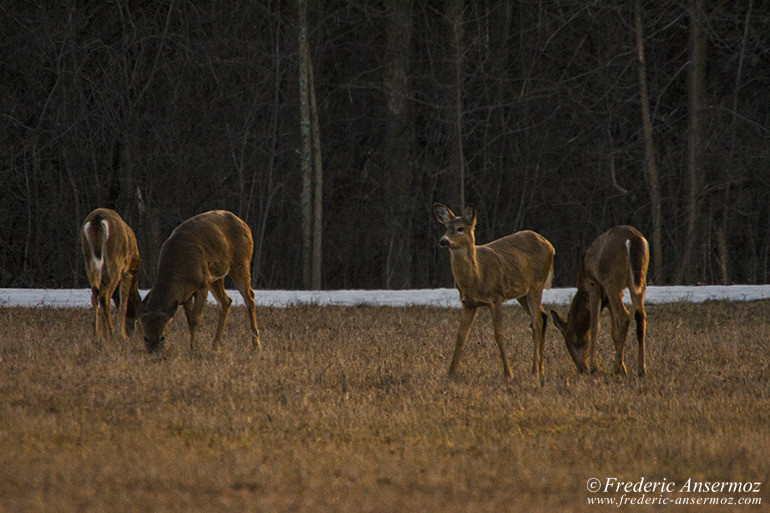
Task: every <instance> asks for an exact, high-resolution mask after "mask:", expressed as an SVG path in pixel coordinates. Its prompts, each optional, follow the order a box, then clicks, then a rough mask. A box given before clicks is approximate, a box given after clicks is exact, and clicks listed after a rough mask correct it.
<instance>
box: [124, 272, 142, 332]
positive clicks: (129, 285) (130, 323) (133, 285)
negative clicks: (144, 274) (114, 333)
mask: <svg viewBox="0 0 770 513" xmlns="http://www.w3.org/2000/svg"><path fill="white" fill-rule="evenodd" d="M123 279H124V280H125V282H126V287H125V289H122V290H121V297H122V296H123V293H124V291H125V296H126V335H127V336H131V335H132V334H133V333H134V331H135V330H136V304H137V303H138V302H139V301H141V298H140V297H139V290H138V285H139V275H138V274H136V273H133V272H132V273H129V274H128V275H126V276H124V277H123Z"/></svg>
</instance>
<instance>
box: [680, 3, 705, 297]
mask: <svg viewBox="0 0 770 513" xmlns="http://www.w3.org/2000/svg"><path fill="white" fill-rule="evenodd" d="M704 16H705V14H704V11H703V0H690V69H689V82H690V87H689V98H688V125H689V130H688V132H689V133H688V140H687V144H688V161H687V179H688V195H687V239H686V241H685V251H684V255H683V257H682V263H681V265H680V267H679V271H678V272H677V275H676V282H677V283H682V281H683V280H687V281H692V280H693V277H694V276H696V275H697V274H696V269H694V267H695V266H694V264H693V262H692V260H693V259H692V255H693V253H697V252H696V251H695V244H696V241H697V239H698V237H699V224H700V223H699V222H698V216H699V215H700V203H701V199H702V194H703V186H704V170H703V161H704V159H703V157H704V152H705V149H706V148H705V134H704V130H703V129H704V126H703V124H704V123H703V117H704V108H705V106H706V85H705V82H706V32H705V27H704V21H705V20H704V19H703V18H704Z"/></svg>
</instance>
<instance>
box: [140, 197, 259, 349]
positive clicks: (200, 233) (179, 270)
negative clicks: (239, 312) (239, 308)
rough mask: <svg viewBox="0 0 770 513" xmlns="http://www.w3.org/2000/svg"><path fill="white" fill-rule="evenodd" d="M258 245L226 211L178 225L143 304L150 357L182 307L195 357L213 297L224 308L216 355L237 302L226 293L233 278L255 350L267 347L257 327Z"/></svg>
mask: <svg viewBox="0 0 770 513" xmlns="http://www.w3.org/2000/svg"><path fill="white" fill-rule="evenodd" d="M253 251H254V241H253V238H252V235H251V229H250V228H249V226H248V225H247V224H246V223H245V222H244V221H243V220H241V219H240V218H238V217H237V216H236V215H235V214H233V213H231V212H228V211H226V210H212V211H209V212H204V213H202V214H198V215H196V216H194V217H191V218H190V219H188V220H186V221H184V222H183V223H182V224H180V225H179V226H177V227H176V228H175V229H174V231H173V232H172V233H171V235H170V236H169V237H168V239H166V241H165V242H164V243H163V245H162V246H161V249H160V255H159V257H158V266H157V274H156V279H155V283H154V285H153V287H152V289H151V290H150V291H149V292H148V293H147V295H146V296H145V298H144V300H143V301H142V302H141V303H139V305H138V312H139V321H140V323H141V325H142V328H143V331H144V341H145V348H146V349H147V352H148V353H153V352H155V351H157V350H158V349H159V348H160V347H161V346H162V344H163V343H164V342H165V339H166V329H167V327H168V324H169V322H170V321H171V319H172V318H173V316H174V313H175V312H176V310H177V308H178V307H179V305H182V307H183V308H184V312H185V316H186V318H187V325H188V327H189V329H190V352H191V354H195V336H196V330H197V328H198V325H199V323H200V319H201V315H202V313H203V307H204V305H205V304H206V300H207V298H208V293H209V291H211V293H212V294H213V295H214V298H215V299H216V300H217V302H218V303H219V306H220V311H219V318H218V321H217V330H216V334H215V335H214V342H213V345H212V350H216V349H217V348H218V347H219V344H220V342H221V340H222V333H223V330H224V326H225V321H226V320H227V315H228V311H229V309H230V305H231V303H232V299H231V298H230V296H228V295H227V293H226V292H225V281H224V279H225V276H228V275H229V276H230V278H231V280H232V281H233V283H234V284H235V287H236V288H237V289H238V291H239V292H240V294H241V296H242V297H243V300H244V302H245V304H246V311H247V315H248V319H249V325H250V326H249V328H250V332H251V341H252V346H253V347H254V348H255V349H257V348H261V347H262V341H261V340H260V338H259V329H258V327H257V317H256V306H255V304H254V291H253V290H252V289H251V269H250V266H251V257H252V253H253Z"/></svg>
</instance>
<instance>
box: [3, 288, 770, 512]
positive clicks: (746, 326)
mask: <svg viewBox="0 0 770 513" xmlns="http://www.w3.org/2000/svg"><path fill="white" fill-rule="evenodd" d="M560 310H562V311H564V308H560ZM215 311H216V309H215V307H211V306H210V307H207V310H206V314H205V325H204V328H203V329H202V330H201V343H202V344H203V350H202V355H201V356H199V357H197V358H191V357H190V356H189V354H188V347H187V327H186V323H185V322H184V316H183V315H182V314H181V313H177V316H176V318H175V320H174V322H173V330H172V333H171V336H170V337H169V338H170V341H169V344H168V346H167V347H166V348H165V349H164V351H162V353H161V354H160V355H159V356H148V355H146V354H145V353H144V352H143V348H142V344H141V343H140V338H139V337H135V338H134V339H133V340H132V341H131V343H130V345H129V346H128V347H119V346H117V345H113V344H104V345H103V346H101V347H95V346H94V344H93V343H92V342H91V340H90V322H89V315H90V314H89V312H88V311H87V310H84V309H62V310H53V309H46V308H31V309H29V308H18V309H17V308H5V309H0V510H1V511H20V512H21V511H23V512H27V511H61V512H67V511H297V510H300V511H382V512H386V511H387V512H391V511H422V512H427V511H449V512H451V511H474V512H475V511H559V510H580V511H608V510H609V508H610V506H606V505H605V506H599V505H590V504H588V500H589V499H590V498H592V497H615V498H620V496H621V495H622V494H621V493H606V494H602V493H597V494H591V493H590V492H588V491H587V486H586V484H587V481H588V479H590V478H594V477H595V478H599V479H600V480H602V483H604V482H605V480H606V479H608V478H611V477H617V478H618V479H619V480H624V481H633V482H638V481H639V480H640V479H641V478H644V479H645V480H646V481H655V480H657V481H662V480H663V479H666V480H667V481H668V482H671V481H674V482H676V483H677V490H679V487H680V486H681V484H682V483H684V482H686V481H687V480H688V479H690V478H692V479H693V480H699V481H709V482H722V481H730V482H734V481H741V482H746V481H751V482H757V481H760V482H761V483H762V485H761V491H760V492H759V493H746V494H727V495H732V496H735V498H736V500H737V499H738V498H740V497H749V498H756V497H759V498H761V499H762V501H763V503H764V504H763V505H762V506H760V507H759V508H767V503H768V500H770V499H768V493H767V487H768V480H770V475H769V474H768V472H769V468H770V466H769V465H768V462H769V461H770V367H769V365H770V302H755V303H722V302H720V303H708V304H702V305H690V304H677V305H665V306H650V307H648V322H649V328H648V356H647V358H648V359H647V364H648V376H647V377H645V378H642V379H640V378H638V377H637V376H636V373H635V371H636V343H635V339H634V338H632V337H633V333H634V332H633V327H632V330H631V332H630V333H629V335H630V336H629V342H630V344H629V345H630V348H629V351H628V356H627V361H626V365H627V366H628V368H629V373H630V375H629V377H628V378H620V377H617V376H614V375H612V374H609V373H600V374H597V375H578V374H577V373H576V370H575V368H574V365H573V364H572V362H571V361H570V360H569V357H568V354H567V351H566V348H565V347H564V346H563V342H562V340H561V338H560V335H559V334H558V332H557V331H556V329H555V328H554V327H553V326H552V325H550V324H549V329H548V333H547V339H546V344H547V350H546V377H545V380H544V382H543V383H540V381H539V380H537V379H535V378H533V377H532V376H531V375H530V368H531V357H532V347H531V341H530V335H529V331H528V326H527V324H528V322H527V320H526V316H525V315H524V314H523V312H521V310H520V309H519V308H518V307H508V308H506V310H505V314H504V315H505V330H506V336H507V344H508V348H509V349H508V350H509V358H510V360H511V362H512V366H513V372H514V379H513V380H512V381H509V382H506V381H504V380H503V379H502V370H501V365H500V361H499V355H498V351H497V347H496V346H495V344H494V340H493V337H492V328H491V321H490V318H489V314H488V313H486V312H483V313H482V314H481V315H480V316H479V321H480V323H479V322H477V324H476V325H475V326H474V328H473V330H472V332H471V336H470V338H469V340H468V344H467V346H466V351H465V354H464V358H463V361H462V364H461V368H460V377H459V379H457V380H449V379H447V377H446V371H447V368H448V364H449V358H450V357H451V351H452V349H453V346H454V333H455V330H456V328H457V325H458V323H459V311H457V310H450V309H439V308H416V307H415V308H384V307H383V308H375V307H358V308H343V307H295V308H287V309H265V308H262V309H259V310H258V319H259V322H260V329H261V333H262V339H263V342H264V345H265V349H264V350H262V351H261V352H254V351H252V350H251V348H250V343H249V337H248V331H247V329H246V315H245V311H244V310H243V309H242V308H234V309H233V310H232V312H231V314H230V318H229V320H228V325H227V330H226V336H225V340H224V343H223V347H222V348H220V350H219V351H218V352H217V353H212V352H211V350H210V341H211V337H212V336H213V328H214V323H215ZM607 324H608V315H607V313H606V312H605V313H604V314H603V316H602V333H601V339H600V364H601V365H602V366H603V368H604V369H605V370H610V369H611V368H612V358H613V354H612V351H611V350H610V345H611V343H610V341H609V336H608V325H607ZM632 495H633V494H632ZM709 495H714V494H680V493H667V494H659V493H653V494H648V496H653V497H658V496H666V497H670V498H672V499H675V498H677V497H681V496H687V497H701V496H703V497H706V496H709ZM717 495H719V496H724V495H725V494H724V493H722V494H717ZM628 507H629V508H630V507H631V506H628ZM736 508H737V506H734V507H724V506H723V507H720V508H718V509H719V510H720V511H728V510H733V509H736ZM632 509H635V508H632ZM647 509H649V510H653V509H655V510H657V509H659V508H658V507H653V506H650V507H647ZM671 509H673V510H676V511H702V510H703V506H687V507H685V506H677V507H672V508H671ZM757 509H758V508H757V507H756V506H754V507H752V506H744V507H742V508H741V509H740V510H742V511H743V510H745V511H755V510H757Z"/></svg>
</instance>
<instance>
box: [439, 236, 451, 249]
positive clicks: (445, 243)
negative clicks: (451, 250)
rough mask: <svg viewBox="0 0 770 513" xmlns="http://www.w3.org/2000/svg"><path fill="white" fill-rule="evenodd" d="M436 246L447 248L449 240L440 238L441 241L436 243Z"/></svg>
mask: <svg viewBox="0 0 770 513" xmlns="http://www.w3.org/2000/svg"><path fill="white" fill-rule="evenodd" d="M438 245H439V246H441V247H442V248H448V247H449V239H448V238H446V237H441V240H440V241H438Z"/></svg>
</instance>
